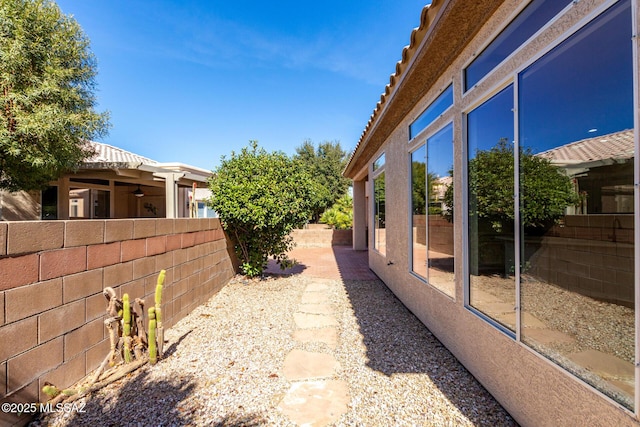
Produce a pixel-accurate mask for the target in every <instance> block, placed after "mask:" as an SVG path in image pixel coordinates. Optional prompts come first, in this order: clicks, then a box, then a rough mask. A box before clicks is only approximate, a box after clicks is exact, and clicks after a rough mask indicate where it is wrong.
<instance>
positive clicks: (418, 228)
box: [411, 145, 428, 280]
mask: <svg viewBox="0 0 640 427" xmlns="http://www.w3.org/2000/svg"><path fill="white" fill-rule="evenodd" d="M426 170H427V149H426V147H425V146H424V145H423V146H421V147H420V148H419V149H417V150H416V151H414V152H413V153H411V213H412V215H411V238H412V245H411V248H412V252H413V258H412V259H413V262H412V271H413V272H414V273H415V274H417V275H418V276H420V277H422V278H424V279H425V280H426V279H427V180H428V178H427V176H426Z"/></svg>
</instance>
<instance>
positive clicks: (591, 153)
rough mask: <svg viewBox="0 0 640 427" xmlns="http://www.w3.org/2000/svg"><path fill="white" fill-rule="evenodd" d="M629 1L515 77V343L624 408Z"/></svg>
mask: <svg viewBox="0 0 640 427" xmlns="http://www.w3.org/2000/svg"><path fill="white" fill-rule="evenodd" d="M632 34H633V30H632V25H631V2H630V1H629V0H627V1H621V2H618V3H616V4H615V5H614V6H612V7H611V8H610V9H609V10H608V11H606V12H605V13H604V14H602V15H601V16H600V17H598V18H597V19H595V20H594V21H592V22H591V23H590V24H588V25H587V26H585V27H583V28H582V29H581V30H580V31H578V32H577V33H575V34H574V35H572V36H571V37H570V38H569V39H568V40H566V41H565V42H563V43H562V44H560V45H559V46H557V47H556V48H555V49H553V50H552V51H550V52H549V53H547V54H546V55H545V56H543V57H542V58H540V59H539V60H538V61H536V62H535V63H533V64H532V65H531V66H529V67H528V68H527V69H526V70H524V71H523V72H522V73H521V74H520V75H519V79H518V86H519V94H518V100H519V124H520V127H519V131H520V132H519V133H520V137H519V142H520V152H521V157H520V195H521V197H520V200H521V204H520V225H521V229H520V233H521V236H522V238H521V241H522V243H521V248H520V263H521V275H520V282H521V283H520V294H521V322H522V328H521V338H522V341H523V342H525V343H526V344H528V345H529V346H531V347H533V348H534V349H536V350H537V351H539V352H540V353H542V354H544V355H545V356H547V357H548V358H550V359H552V360H553V361H554V362H556V363H558V364H560V365H562V366H564V367H565V368H567V369H568V370H569V371H571V372H573V373H574V374H576V375H578V376H579V377H581V378H582V379H584V380H585V381H587V382H588V383H590V384H591V385H593V386H594V387H595V388H597V389H599V390H600V391H602V392H603V393H605V394H607V395H609V396H610V397H612V398H614V399H615V400H617V401H618V402H620V403H622V404H624V405H625V406H626V407H628V408H631V409H632V408H633V396H634V357H635V354H634V351H635V341H634V338H635V331H634V239H633V235H634V215H633V212H634V188H633V185H634V172H633V171H634V161H635V152H634V133H633V55H632Z"/></svg>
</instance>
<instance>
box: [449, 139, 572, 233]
mask: <svg viewBox="0 0 640 427" xmlns="http://www.w3.org/2000/svg"><path fill="white" fill-rule="evenodd" d="M513 192H514V161H513V148H512V147H511V146H510V145H509V144H507V142H506V141H505V140H501V141H500V142H499V143H498V144H497V145H496V146H494V147H493V148H491V149H490V150H479V151H478V152H477V153H476V156H475V157H474V158H473V159H471V160H469V193H470V197H469V199H470V200H469V214H470V215H471V216H476V215H477V217H478V218H484V219H487V220H489V221H491V222H492V223H493V224H494V226H495V227H500V224H501V222H502V221H503V220H509V221H513V220H514V218H515V213H514V201H513ZM577 200H578V198H577V194H576V192H575V190H574V189H573V186H572V184H571V179H570V178H569V177H567V176H566V175H564V174H563V173H562V172H560V170H558V168H557V167H555V166H553V165H552V164H551V162H550V161H549V160H548V159H544V158H542V157H539V156H535V155H533V154H532V153H531V151H530V150H523V151H522V152H521V154H520V202H521V208H520V217H521V223H522V225H523V226H524V227H541V226H545V225H548V224H549V223H550V222H551V221H553V220H555V219H557V218H559V217H561V216H562V215H564V212H565V209H566V208H567V206H572V205H575V204H576V203H577ZM445 202H446V204H447V206H448V207H449V209H450V212H449V216H451V209H452V206H453V185H451V186H449V188H448V189H447V192H446V194H445Z"/></svg>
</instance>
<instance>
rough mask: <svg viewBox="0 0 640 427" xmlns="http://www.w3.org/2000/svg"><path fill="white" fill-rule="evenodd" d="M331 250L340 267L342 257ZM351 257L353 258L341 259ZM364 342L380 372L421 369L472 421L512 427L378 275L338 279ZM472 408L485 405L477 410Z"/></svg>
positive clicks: (514, 424)
mask: <svg viewBox="0 0 640 427" xmlns="http://www.w3.org/2000/svg"><path fill="white" fill-rule="evenodd" d="M338 255H339V254H336V260H337V262H338V266H339V268H340V270H341V271H342V270H343V269H349V270H353V266H352V265H348V266H345V265H341V264H343V263H344V262H345V260H342V261H341V258H340V257H339V256H338ZM346 262H353V259H351V260H346ZM343 283H344V287H345V289H346V291H347V294H348V296H349V300H350V302H351V305H352V307H353V310H354V313H355V316H356V318H357V322H358V325H359V327H360V332H361V334H362V336H363V342H364V344H365V346H366V349H367V350H366V356H367V358H368V363H367V366H369V367H370V368H371V369H374V370H376V371H378V372H381V373H384V374H385V375H389V376H391V375H393V374H398V373H415V374H426V375H428V376H429V378H430V379H431V381H432V382H433V383H434V384H435V385H436V386H437V387H438V389H440V391H441V392H442V393H444V394H445V395H446V397H447V398H448V399H449V401H450V402H451V403H453V404H454V405H455V406H456V407H457V408H458V409H459V410H460V411H461V412H462V413H463V414H464V416H465V417H467V418H468V419H469V420H471V421H472V422H473V423H474V424H476V425H482V424H484V423H486V421H487V419H493V420H495V424H493V425H504V426H517V423H516V422H515V421H513V420H512V419H511V417H509V416H508V414H507V412H506V411H505V410H504V409H503V408H502V407H501V406H500V404H499V403H498V402H496V401H495V399H494V398H493V396H491V394H490V393H489V392H488V391H487V390H486V389H485V388H484V387H483V386H482V385H481V384H480V383H478V381H477V380H476V379H475V378H474V377H473V375H471V373H470V372H469V371H467V370H466V369H465V367H464V366H462V364H461V363H460V362H458V360H457V359H456V358H455V356H453V354H451V352H449V350H447V348H446V347H445V346H444V345H443V344H442V343H440V341H439V340H438V339H437V338H436V337H435V336H434V335H433V334H432V333H431V332H430V331H429V329H427V327H426V326H425V325H424V324H423V323H422V322H420V320H419V319H418V318H417V317H415V316H414V315H413V314H412V313H411V312H410V311H409V310H408V309H407V308H406V307H405V306H404V305H403V304H402V302H401V301H400V300H399V299H398V298H396V296H395V295H394V294H393V293H392V292H391V291H390V290H389V288H387V286H386V285H385V284H384V283H383V282H382V281H381V280H379V279H377V280H369V279H367V280H343ZM478 408H487V409H486V410H479V409H478Z"/></svg>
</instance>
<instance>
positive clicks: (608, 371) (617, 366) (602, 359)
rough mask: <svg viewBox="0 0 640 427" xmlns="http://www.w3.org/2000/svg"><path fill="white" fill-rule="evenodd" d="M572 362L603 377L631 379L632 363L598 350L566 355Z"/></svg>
mask: <svg viewBox="0 0 640 427" xmlns="http://www.w3.org/2000/svg"><path fill="white" fill-rule="evenodd" d="M567 358H568V359H570V360H571V361H572V362H574V363H577V364H578V365H580V366H582V367H584V368H586V369H588V370H590V371H591V372H593V373H595V374H597V375H599V376H601V377H603V378H605V379H626V378H631V379H633V377H634V374H635V370H634V367H633V363H630V362H627V361H625V360H622V359H620V358H618V357H616V356H613V355H611V354H607V353H603V352H601V351H598V350H585V351H581V352H580V353H573V354H569V355H568V356H567Z"/></svg>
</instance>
